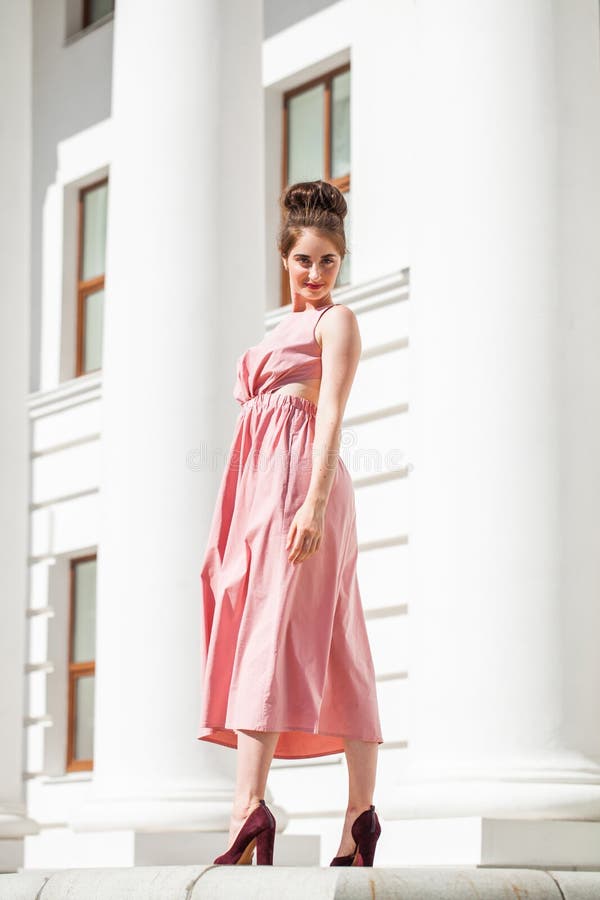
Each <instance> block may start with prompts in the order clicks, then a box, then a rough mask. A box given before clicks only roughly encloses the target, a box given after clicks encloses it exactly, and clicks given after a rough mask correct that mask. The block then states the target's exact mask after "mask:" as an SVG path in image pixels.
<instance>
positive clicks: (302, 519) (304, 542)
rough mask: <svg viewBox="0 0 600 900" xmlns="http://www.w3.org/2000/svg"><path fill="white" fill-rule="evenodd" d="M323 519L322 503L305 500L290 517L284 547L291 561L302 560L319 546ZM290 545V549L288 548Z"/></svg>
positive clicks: (323, 508) (323, 509)
mask: <svg viewBox="0 0 600 900" xmlns="http://www.w3.org/2000/svg"><path fill="white" fill-rule="evenodd" d="M324 519H325V506H324V504H320V503H315V502H313V501H310V500H308V499H307V500H305V501H304V503H303V504H302V506H301V507H300V508H299V509H298V510H297V512H296V515H295V516H294V518H293V519H292V524H291V525H290V530H289V531H288V536H287V540H286V542H285V549H286V550H289V551H290V552H289V554H288V559H289V561H290V562H292V563H297V562H303V561H304V560H305V559H306V558H307V557H309V556H310V555H311V554H312V553H316V552H317V550H318V549H319V547H320V546H321V538H322V536H323V524H324ZM290 547H291V549H290Z"/></svg>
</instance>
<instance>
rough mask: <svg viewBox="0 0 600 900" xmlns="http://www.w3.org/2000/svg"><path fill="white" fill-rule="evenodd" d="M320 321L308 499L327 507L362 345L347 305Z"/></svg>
mask: <svg viewBox="0 0 600 900" xmlns="http://www.w3.org/2000/svg"><path fill="white" fill-rule="evenodd" d="M319 321H320V324H321V334H322V345H323V349H322V356H321V361H322V376H321V388H320V391H319V403H318V407H317V414H316V417H315V438H314V443H313V463H312V474H311V479H310V485H309V488H308V492H307V497H306V499H307V500H308V501H309V502H312V503H314V504H315V505H318V504H320V505H322V506H323V508H325V506H326V505H327V500H328V497H329V492H330V491H331V486H332V484H333V477H334V474H335V470H336V467H337V458H338V454H339V450H340V441H341V437H342V420H343V418H344V410H345V409H346V402H347V400H348V396H349V394H350V388H351V387H352V382H353V381H354V375H355V373H356V369H357V367H358V361H359V359H360V354H361V349H362V344H361V340H360V331H359V329H358V322H357V320H356V316H355V315H354V313H353V312H352V310H351V309H349V308H348V307H347V306H339V307H338V308H337V309H336V311H335V312H328V314H327V315H326V316H323V317H322V318H321V319H320V320H319Z"/></svg>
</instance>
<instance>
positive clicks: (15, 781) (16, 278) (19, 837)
mask: <svg viewBox="0 0 600 900" xmlns="http://www.w3.org/2000/svg"><path fill="white" fill-rule="evenodd" d="M0 85H1V87H0V120H1V121H2V127H1V128H0V197H2V203H1V205H0V430H1V433H2V438H1V440H0V497H1V498H2V502H1V503H0V535H1V540H0V606H1V617H0V691H1V696H0V736H1V738H0V872H12V871H16V870H17V869H18V868H19V867H20V866H22V865H23V837H24V835H26V834H36V833H37V832H38V831H39V827H38V825H37V823H36V822H34V821H32V820H31V819H29V818H28V816H27V811H26V802H25V790H24V785H23V767H24V765H26V763H25V758H24V753H23V745H24V741H23V737H24V733H23V722H24V718H25V716H26V714H27V710H26V706H25V698H26V693H25V648H26V645H27V644H26V641H27V636H26V630H25V627H26V618H25V609H26V605H27V603H26V597H27V541H28V524H27V522H28V512H27V501H28V491H29V475H28V456H29V437H28V422H27V393H28V391H29V360H30V355H29V347H28V344H29V318H30V317H29V304H30V284H29V273H30V258H29V249H30V244H29V239H30V234H31V225H30V202H31V5H30V3H8V4H5V5H4V6H3V7H2V11H1V13H0Z"/></svg>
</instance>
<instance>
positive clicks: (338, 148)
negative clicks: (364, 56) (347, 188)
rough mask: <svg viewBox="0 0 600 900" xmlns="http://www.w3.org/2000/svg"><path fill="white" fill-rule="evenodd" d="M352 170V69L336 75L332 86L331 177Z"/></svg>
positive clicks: (345, 173)
mask: <svg viewBox="0 0 600 900" xmlns="http://www.w3.org/2000/svg"><path fill="white" fill-rule="evenodd" d="M349 172H350V70H349V69H348V71H347V72H342V74H341V75H336V77H335V78H334V79H333V80H332V86H331V177H332V178H340V177H341V176H342V175H348V174H349Z"/></svg>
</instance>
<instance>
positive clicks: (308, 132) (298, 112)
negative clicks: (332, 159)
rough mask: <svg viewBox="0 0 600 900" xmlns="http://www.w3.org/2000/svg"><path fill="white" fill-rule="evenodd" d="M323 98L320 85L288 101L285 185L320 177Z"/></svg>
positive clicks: (321, 171)
mask: <svg viewBox="0 0 600 900" xmlns="http://www.w3.org/2000/svg"><path fill="white" fill-rule="evenodd" d="M324 96H325V88H324V85H322V84H317V85H316V86H315V87H313V88H311V89H310V90H308V91H304V92H303V93H301V94H296V95H295V96H294V97H291V98H290V100H289V101H288V184H295V182H297V181H317V179H319V178H322V177H323V175H324V166H325V161H324V158H323V155H324V154H323V150H324V140H325V139H324V130H323V103H324Z"/></svg>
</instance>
